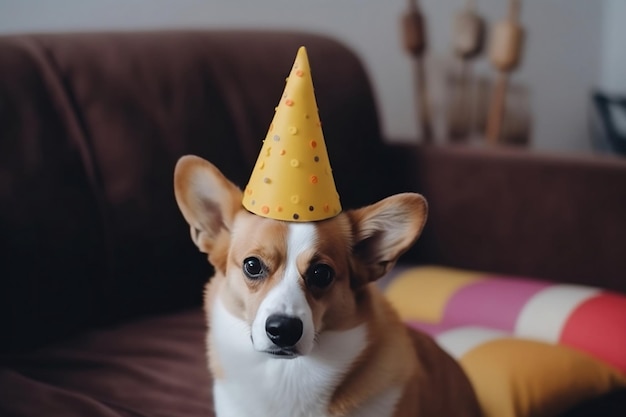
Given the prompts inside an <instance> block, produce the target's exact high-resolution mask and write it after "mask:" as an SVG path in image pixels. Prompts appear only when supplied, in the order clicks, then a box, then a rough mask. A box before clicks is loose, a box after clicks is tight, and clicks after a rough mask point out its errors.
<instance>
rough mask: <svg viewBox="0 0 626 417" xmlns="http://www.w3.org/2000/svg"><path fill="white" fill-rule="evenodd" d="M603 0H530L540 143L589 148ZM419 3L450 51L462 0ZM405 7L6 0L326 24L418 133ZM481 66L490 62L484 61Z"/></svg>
mask: <svg viewBox="0 0 626 417" xmlns="http://www.w3.org/2000/svg"><path fill="white" fill-rule="evenodd" d="M606 1H610V2H611V6H610V7H612V10H613V9H618V10H617V11H618V12H623V9H624V4H625V3H626V1H624V0H606ZM604 2H605V0H593V1H590V0H525V1H524V2H523V3H524V7H523V14H522V19H523V21H524V24H525V26H526V28H527V29H528V41H527V45H526V54H525V59H524V64H523V66H522V67H521V68H520V71H519V72H518V73H516V75H515V79H516V80H518V81H521V82H524V83H527V84H528V86H529V88H530V92H531V100H532V101H531V104H532V106H533V119H534V120H533V124H534V131H533V136H534V137H533V143H534V146H535V147H536V148H539V149H550V150H574V151H578V150H586V149H588V148H589V145H588V143H589V141H588V137H587V126H586V120H587V102H588V98H587V97H588V93H589V91H590V89H591V88H592V87H593V86H595V85H597V84H598V82H599V80H600V78H601V73H602V75H603V76H604V77H605V78H607V79H613V78H612V77H614V76H613V75H612V72H611V71H608V70H605V71H604V72H602V71H601V63H602V62H604V63H605V64H606V63H607V62H608V63H611V60H610V59H608V58H607V59H604V61H603V60H602V53H603V51H605V52H606V50H603V48H602V42H603V37H604V41H606V37H607V36H609V35H607V34H606V32H604V33H603V31H602V23H603V19H604V14H603V6H604ZM421 3H422V5H423V8H424V10H425V12H426V13H427V15H428V19H429V20H428V27H429V31H430V32H429V37H430V39H431V40H432V45H431V46H432V47H431V53H432V55H433V56H435V57H439V58H440V57H446V56H448V55H449V54H450V52H449V41H450V24H451V19H452V16H453V13H454V11H455V10H457V9H458V8H459V7H460V6H461V5H462V4H463V3H464V2H463V1H462V0H422V1H421ZM478 4H479V6H480V8H481V9H482V11H483V12H484V14H485V15H486V16H487V17H488V19H489V20H495V19H498V18H500V17H501V16H503V15H504V13H505V10H506V1H505V0H478ZM405 7H406V0H0V33H14V32H31V31H38V32H42V31H70V30H71V31H73V30H99V29H146V28H177V27H185V28H187V27H194V28H202V27H256V28H291V29H303V30H310V31H317V32H322V33H326V34H329V35H332V36H335V37H337V38H339V39H341V40H343V41H344V42H345V43H346V44H347V45H349V46H351V47H352V48H353V49H354V50H355V51H356V52H357V53H358V54H359V55H360V56H361V58H362V59H363V60H364V62H365V64H366V67H367V70H368V71H369V74H370V76H371V77H372V80H373V84H374V89H375V93H376V95H377V98H378V104H379V109H380V111H381V116H382V124H383V129H384V132H385V134H386V135H388V136H389V137H393V138H413V137H415V136H416V134H417V133H416V132H417V128H416V121H415V117H414V114H415V112H414V108H413V93H412V90H411V88H412V79H411V70H410V65H409V60H408V58H407V57H406V56H405V54H404V52H403V50H402V48H401V43H400V32H399V25H398V23H399V16H400V15H401V13H402V12H403V11H404V10H405ZM613 20H615V22H617V21H618V20H621V21H623V20H624V19H623V17H622V18H621V19H618V18H617V17H613ZM615 22H614V25H617V23H620V25H621V22H617V23H615ZM622 31H623V29H622ZM611 36H613V35H611ZM611 36H609V37H610V38H611V39H613V37H611ZM613 44H615V41H613V43H612V44H611V45H613ZM607 48H608V49H610V50H609V52H610V53H616V52H614V51H613V50H612V49H611V48H609V47H607ZM613 48H616V49H619V48H617V46H614V47H613ZM622 49H623V48H622ZM619 52H622V51H621V50H620V51H619ZM313 65H315V64H313ZM479 67H480V68H481V69H482V70H483V71H486V70H488V66H487V65H486V63H485V62H483V63H482V64H480V65H479ZM607 71H608V72H607ZM622 73H623V72H622Z"/></svg>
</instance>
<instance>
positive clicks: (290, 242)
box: [174, 156, 481, 417]
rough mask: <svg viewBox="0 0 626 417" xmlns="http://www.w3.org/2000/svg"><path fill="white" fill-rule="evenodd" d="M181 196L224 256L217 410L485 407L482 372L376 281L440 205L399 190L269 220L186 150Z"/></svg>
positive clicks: (206, 239)
mask: <svg viewBox="0 0 626 417" xmlns="http://www.w3.org/2000/svg"><path fill="white" fill-rule="evenodd" d="M174 176H175V178H174V186H175V195H176V201H177V203H178V206H179V208H180V210H181V212H182V214H183V216H184V218H185V220H186V221H187V222H188V223H189V225H190V230H191V239H192V240H193V242H194V243H195V244H196V246H197V247H198V248H199V250H200V251H202V252H204V253H206V254H207V255H208V261H209V262H210V263H211V264H212V265H213V266H214V268H215V275H214V276H213V277H212V278H211V279H210V281H209V283H208V284H207V286H206V291H205V299H204V301H205V304H204V307H205V312H206V317H207V322H208V334H207V350H208V364H209V369H210V372H211V374H212V376H213V379H214V386H213V397H214V404H215V411H216V415H217V416H218V417H331V416H332V417H335V416H350V417H392V416H393V417H427V416H428V417H478V416H480V415H481V413H480V410H479V406H478V403H477V401H476V397H475V395H474V392H473V390H472V387H471V385H470V382H469V380H468V379H467V377H466V376H465V374H464V373H463V371H462V370H461V368H460V366H459V365H458V364H457V363H456V362H455V361H454V360H453V359H452V358H451V357H450V356H449V355H448V354H446V353H445V352H444V351H443V350H442V349H440V348H439V347H438V346H437V345H436V344H435V342H434V341H433V340H432V339H431V338H430V337H428V336H426V335H424V334H421V333H418V332H416V331H413V330H410V329H409V328H408V327H406V326H405V324H404V323H402V321H401V320H400V318H399V316H398V315H397V314H396V313H395V312H394V310H393V309H392V307H391V305H390V304H389V303H388V301H386V299H385V298H384V297H383V295H382V294H381V292H380V291H379V290H378V289H377V286H376V284H375V281H376V280H377V279H379V278H381V277H382V276H383V275H385V274H386V273H387V272H388V271H389V270H390V269H391V268H392V267H393V266H394V264H395V262H396V261H397V259H398V257H399V256H400V255H401V254H402V253H404V252H405V251H406V250H407V249H408V248H409V247H410V246H411V245H412V244H413V243H414V241H415V240H416V239H417V238H418V236H419V235H420V233H421V231H422V228H423V226H424V223H425V221H426V215H427V204H426V201H425V199H424V198H423V197H422V196H421V195H419V194H413V193H404V194H398V195H394V196H391V197H388V198H386V199H383V200H381V201H379V202H378V203H375V204H373V205H370V206H367V207H364V208H360V209H355V210H350V211H344V212H341V213H340V214H338V215H337V216H335V217H332V218H330V219H326V220H321V221H316V222H287V221H280V220H274V219H269V218H265V217H262V216H259V215H255V214H252V213H250V212H249V211H247V210H246V209H245V208H243V206H242V192H241V190H240V189H239V188H238V187H237V186H236V185H234V184H233V183H232V182H230V181H229V180H228V179H227V178H226V177H225V176H224V175H223V174H222V173H221V172H220V171H219V170H218V168H216V167H215V166H214V165H212V164H211V163H210V162H208V161H205V160H204V159H201V158H199V157H196V156H184V157H182V158H181V159H180V160H179V161H178V163H177V165H176V169H175V175H174Z"/></svg>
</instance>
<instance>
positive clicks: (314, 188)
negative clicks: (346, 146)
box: [242, 47, 341, 222]
mask: <svg viewBox="0 0 626 417" xmlns="http://www.w3.org/2000/svg"><path fill="white" fill-rule="evenodd" d="M275 110H276V113H275V114H274V119H273V120H272V123H271V124H270V127H269V130H268V132H267V136H266V137H265V140H264V141H263V146H262V148H261V152H260V153H259V158H258V160H257V162H256V164H255V166H254V169H253V171H252V175H251V176H250V180H249V182H248V185H247V186H246V189H245V192H244V193H243V201H242V203H243V206H244V207H245V208H246V209H247V210H248V211H250V212H252V213H254V214H257V215H259V216H263V217H268V218H272V219H276V220H286V221H297V222H309V221H318V220H324V219H328V218H331V217H334V216H336V215H337V214H339V213H340V212H341V204H340V202H339V194H337V189H336V187H335V180H334V179H333V176H332V170H331V167H330V161H329V159H328V152H327V150H326V143H325V142H324V135H323V133H322V127H321V126H322V124H321V122H320V118H319V114H318V111H317V103H316V101H315V94H314V92H313V80H312V78H311V69H310V67H309V58H308V56H307V53H306V49H305V48H304V47H301V48H300V49H299V50H298V54H297V56H296V60H295V62H294V64H293V67H292V69H291V72H290V74H289V77H288V78H287V84H286V86H285V91H284V92H283V95H282V96H281V99H280V102H279V103H278V106H277V107H276V109H275Z"/></svg>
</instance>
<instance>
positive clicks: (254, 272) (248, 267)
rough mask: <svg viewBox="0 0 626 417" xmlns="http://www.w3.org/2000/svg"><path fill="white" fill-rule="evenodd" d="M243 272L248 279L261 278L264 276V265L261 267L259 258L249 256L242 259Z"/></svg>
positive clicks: (261, 263)
mask: <svg viewBox="0 0 626 417" xmlns="http://www.w3.org/2000/svg"><path fill="white" fill-rule="evenodd" d="M243 272H244V273H245V274H246V276H247V277H248V278H250V279H259V278H263V276H264V275H265V265H263V262H261V260H259V258H255V257H254V256H251V257H249V258H246V259H244V261H243Z"/></svg>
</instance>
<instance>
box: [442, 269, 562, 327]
mask: <svg viewBox="0 0 626 417" xmlns="http://www.w3.org/2000/svg"><path fill="white" fill-rule="evenodd" d="M549 286H550V284H548V283H546V282H540V281H533V280H530V279H520V278H513V277H493V278H492V277H490V279H485V280H482V281H478V282H475V283H472V284H469V285H467V286H465V287H463V288H460V289H459V290H458V291H457V292H456V293H455V294H453V295H452V297H451V298H450V300H449V302H448V304H447V306H446V310H445V313H444V319H443V322H444V323H454V324H457V325H464V324H480V325H481V326H487V327H491V328H494V329H498V330H506V331H509V332H512V331H513V330H514V329H515V323H516V322H517V316H518V315H519V313H520V311H521V310H522V308H523V307H524V305H525V304H526V302H527V301H528V300H529V299H531V298H532V297H533V296H534V295H535V294H537V293H538V292H540V291H542V290H543V289H545V288H548V287H549Z"/></svg>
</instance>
